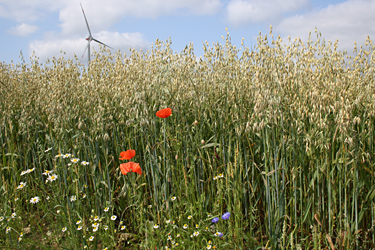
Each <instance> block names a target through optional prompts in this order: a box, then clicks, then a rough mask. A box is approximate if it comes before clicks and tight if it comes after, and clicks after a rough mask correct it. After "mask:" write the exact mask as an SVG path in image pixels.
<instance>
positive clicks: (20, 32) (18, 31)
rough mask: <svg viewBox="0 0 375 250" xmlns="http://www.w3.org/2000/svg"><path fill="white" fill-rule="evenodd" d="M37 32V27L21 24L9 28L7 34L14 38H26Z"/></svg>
mask: <svg viewBox="0 0 375 250" xmlns="http://www.w3.org/2000/svg"><path fill="white" fill-rule="evenodd" d="M37 30H38V27H37V26H35V25H31V24H27V23H22V24H19V25H17V26H16V27H12V28H10V29H9V30H8V32H9V33H10V34H12V35H15V36H28V35H30V34H32V33H34V32H35V31H37Z"/></svg>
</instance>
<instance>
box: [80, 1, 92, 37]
mask: <svg viewBox="0 0 375 250" xmlns="http://www.w3.org/2000/svg"><path fill="white" fill-rule="evenodd" d="M80 4H81V3H80ZM81 9H82V13H83V16H84V17H85V21H86V25H87V29H88V30H89V34H90V37H92V35H91V30H90V27H89V23H88V22H87V18H86V15H85V11H84V10H83V7H82V4H81Z"/></svg>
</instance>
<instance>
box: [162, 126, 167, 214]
mask: <svg viewBox="0 0 375 250" xmlns="http://www.w3.org/2000/svg"><path fill="white" fill-rule="evenodd" d="M166 122H167V120H166V119H164V122H163V132H164V152H163V160H164V199H165V200H166V201H167V204H166V207H167V208H168V196H167V183H168V182H167V179H168V178H167V171H168V169H167V159H166V157H165V154H166V150H167V146H166V139H165V128H166V126H167V125H166Z"/></svg>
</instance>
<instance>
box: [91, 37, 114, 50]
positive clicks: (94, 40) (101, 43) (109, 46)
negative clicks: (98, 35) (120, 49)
mask: <svg viewBox="0 0 375 250" xmlns="http://www.w3.org/2000/svg"><path fill="white" fill-rule="evenodd" d="M92 40H93V41H95V42H97V43H100V44H102V45H104V46H106V47H108V48H111V49H114V48H112V47H111V46H109V45H107V44H105V43H102V42H101V41H99V40H96V39H95V38H93V39H92Z"/></svg>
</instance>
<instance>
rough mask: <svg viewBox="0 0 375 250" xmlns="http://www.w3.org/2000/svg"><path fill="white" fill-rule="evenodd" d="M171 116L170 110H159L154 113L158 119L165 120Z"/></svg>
mask: <svg viewBox="0 0 375 250" xmlns="http://www.w3.org/2000/svg"><path fill="white" fill-rule="evenodd" d="M171 114H172V109H171V108H166V109H161V110H159V111H158V112H156V116H157V117H160V118H167V117H168V116H170V115H171Z"/></svg>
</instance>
